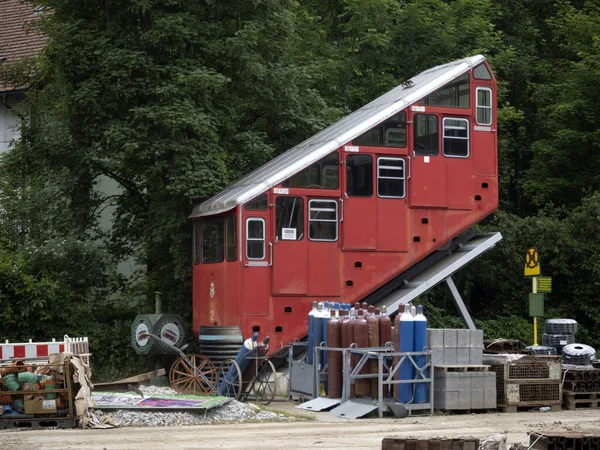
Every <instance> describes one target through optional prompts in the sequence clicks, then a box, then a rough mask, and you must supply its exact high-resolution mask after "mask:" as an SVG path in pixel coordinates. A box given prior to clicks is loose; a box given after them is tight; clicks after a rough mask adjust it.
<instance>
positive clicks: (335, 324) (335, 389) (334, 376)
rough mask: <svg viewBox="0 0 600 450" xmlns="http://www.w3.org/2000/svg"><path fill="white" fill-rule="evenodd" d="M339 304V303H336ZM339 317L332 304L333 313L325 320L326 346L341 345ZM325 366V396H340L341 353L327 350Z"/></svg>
mask: <svg viewBox="0 0 600 450" xmlns="http://www.w3.org/2000/svg"><path fill="white" fill-rule="evenodd" d="M338 306H339V305H338ZM340 331H341V318H340V317H339V311H338V309H337V308H335V306H334V314H333V316H332V317H331V318H330V319H329V322H327V346H328V347H341V334H340ZM328 353H330V354H329V357H328V358H327V360H328V364H329V365H328V368H327V396H328V397H329V398H341V397H342V354H341V353H340V352H337V351H331V352H328Z"/></svg>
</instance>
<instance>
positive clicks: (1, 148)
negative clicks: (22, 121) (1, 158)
mask: <svg viewBox="0 0 600 450" xmlns="http://www.w3.org/2000/svg"><path fill="white" fill-rule="evenodd" d="M17 124H18V118H17V116H15V115H14V114H13V113H12V112H11V110H10V109H9V108H7V107H6V105H4V102H2V98H1V97H0V154H2V153H6V152H7V151H8V149H9V147H10V142H11V140H13V139H17V138H18V136H19V135H18V131H17Z"/></svg>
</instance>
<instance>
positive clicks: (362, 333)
mask: <svg viewBox="0 0 600 450" xmlns="http://www.w3.org/2000/svg"><path fill="white" fill-rule="evenodd" d="M354 343H355V344H356V346H357V347H358V348H367V347H369V326H368V324H367V320H366V319H365V317H364V311H363V310H362V309H361V310H359V311H358V316H357V317H356V322H355V324H354ZM361 358H362V355H353V356H352V359H353V360H354V362H353V363H352V366H353V367H355V366H356V365H357V364H358V362H359V361H360V360H361ZM360 373H361V374H368V373H369V364H368V363H367V364H365V365H364V366H363V368H362V369H361V371H360ZM355 384H356V396H357V397H368V396H370V395H371V387H370V384H369V380H366V379H365V380H356V383H355Z"/></svg>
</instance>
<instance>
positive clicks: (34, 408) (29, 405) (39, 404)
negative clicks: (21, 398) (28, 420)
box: [25, 400, 56, 414]
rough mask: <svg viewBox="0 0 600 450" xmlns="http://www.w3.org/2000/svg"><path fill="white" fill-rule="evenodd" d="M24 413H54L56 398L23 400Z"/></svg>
mask: <svg viewBox="0 0 600 450" xmlns="http://www.w3.org/2000/svg"><path fill="white" fill-rule="evenodd" d="M25 414H56V400H25Z"/></svg>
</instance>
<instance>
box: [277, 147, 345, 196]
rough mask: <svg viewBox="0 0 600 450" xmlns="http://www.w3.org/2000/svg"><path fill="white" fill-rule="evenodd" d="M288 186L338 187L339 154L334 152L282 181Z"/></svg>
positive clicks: (283, 184)
mask: <svg viewBox="0 0 600 450" xmlns="http://www.w3.org/2000/svg"><path fill="white" fill-rule="evenodd" d="M282 186H283V187H287V188H308V189H337V188H338V187H339V163H338V154H337V152H333V153H331V154H329V155H327V156H326V157H325V158H322V159H320V160H319V161H317V162H316V163H314V164H312V165H311V166H309V167H307V168H306V169H304V170H303V171H301V172H299V173H297V174H296V175H294V176H293V177H291V178H288V179H287V180H285V181H284V182H283V183H282Z"/></svg>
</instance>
